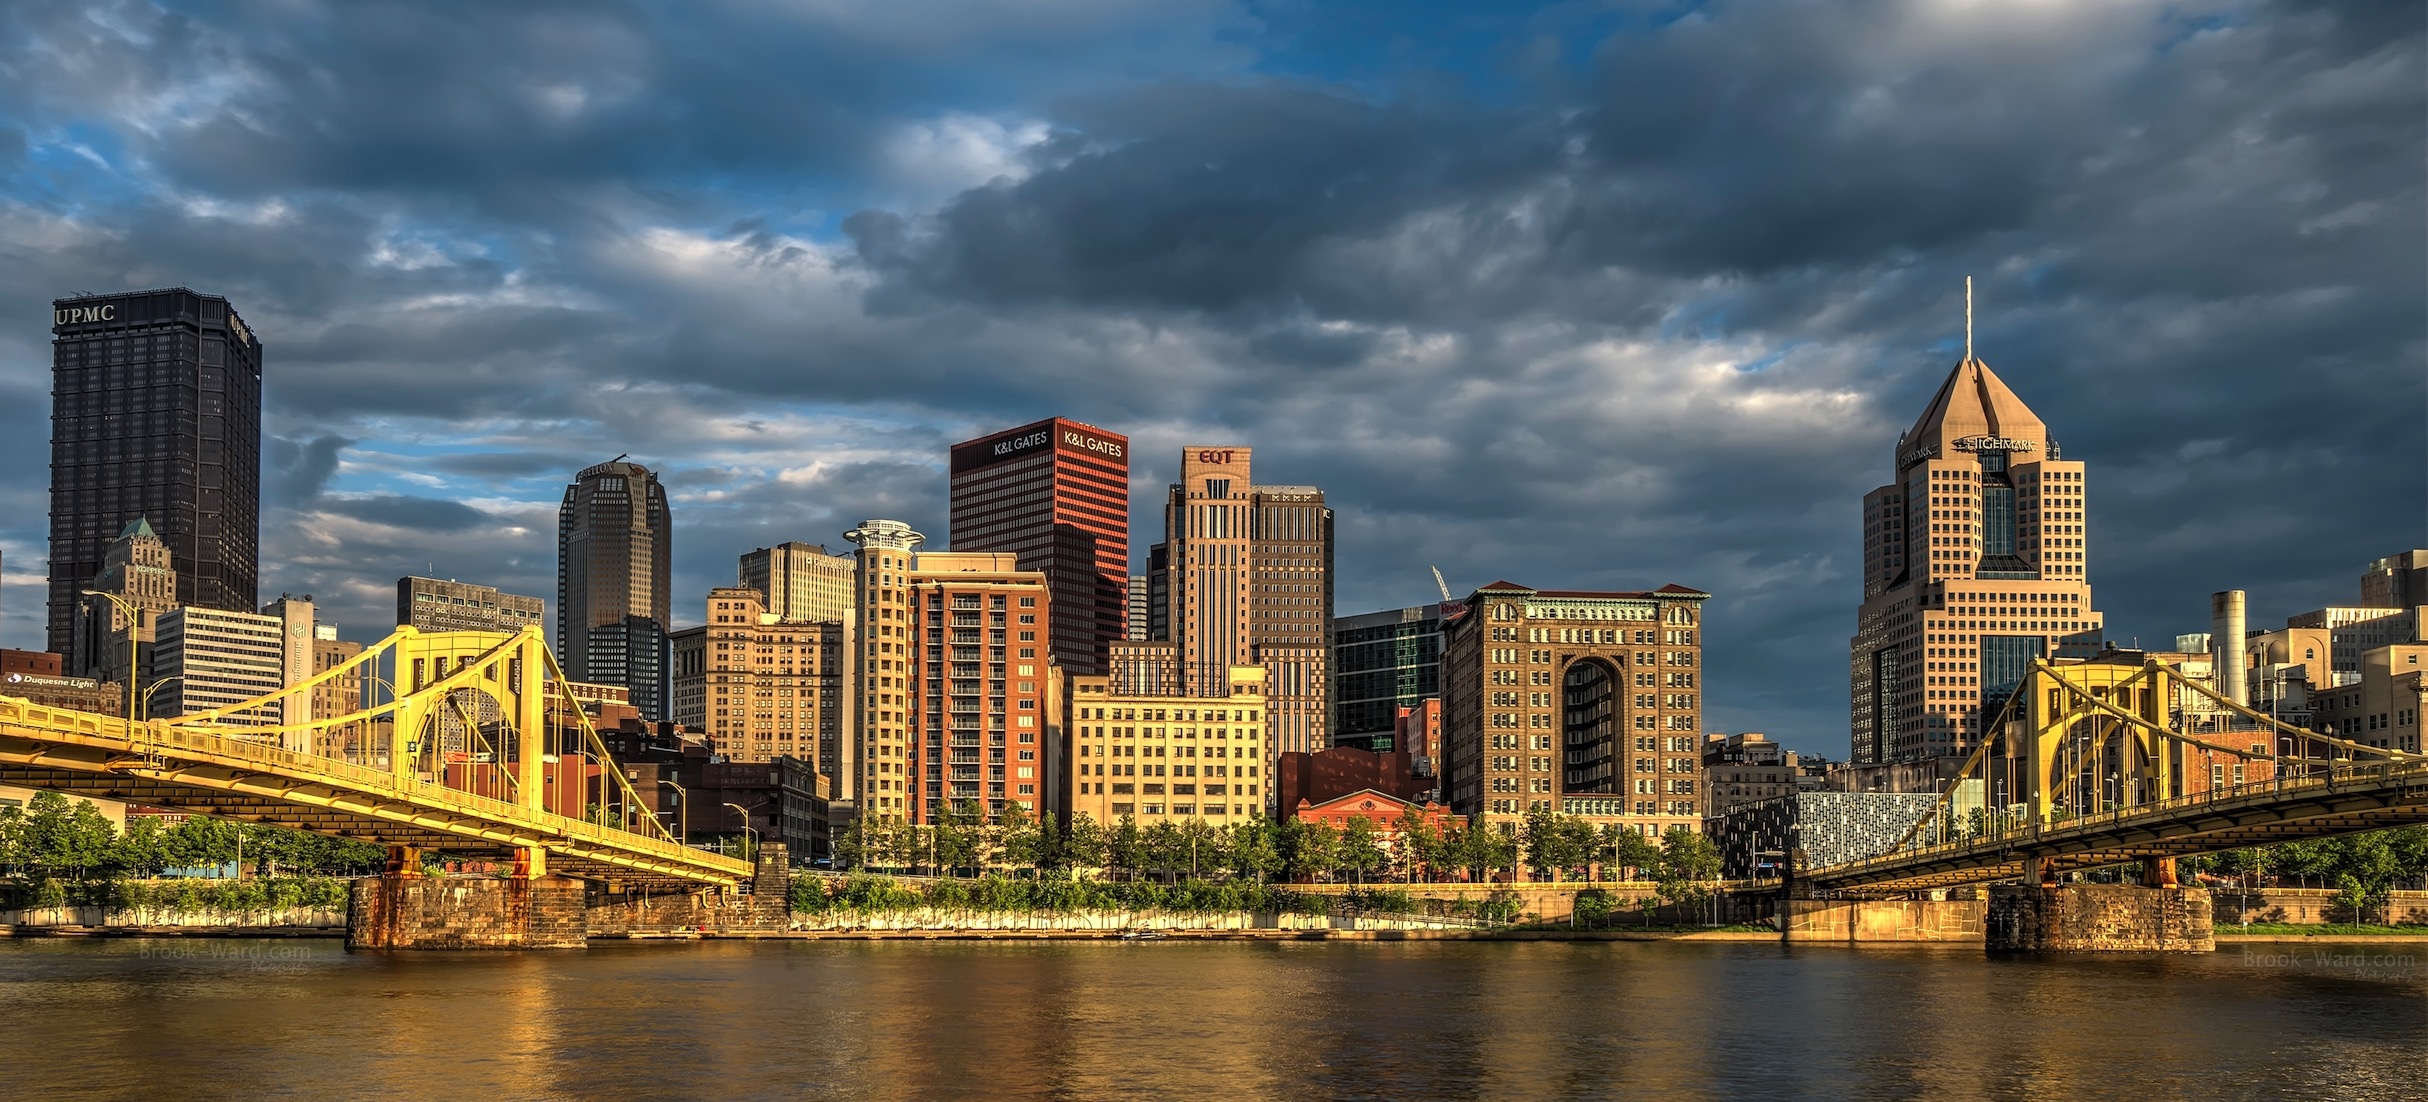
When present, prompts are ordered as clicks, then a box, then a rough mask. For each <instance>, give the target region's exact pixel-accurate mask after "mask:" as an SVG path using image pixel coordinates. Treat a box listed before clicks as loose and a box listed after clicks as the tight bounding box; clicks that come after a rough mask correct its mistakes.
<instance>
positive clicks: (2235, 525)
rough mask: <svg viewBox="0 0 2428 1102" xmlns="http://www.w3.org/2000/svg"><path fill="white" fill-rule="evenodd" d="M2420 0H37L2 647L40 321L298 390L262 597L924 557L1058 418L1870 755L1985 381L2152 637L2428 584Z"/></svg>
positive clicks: (16, 82)
mask: <svg viewBox="0 0 2428 1102" xmlns="http://www.w3.org/2000/svg"><path fill="white" fill-rule="evenodd" d="M2424 24H2428V15H2424V14H2423V8H2422V7H2421V6H2420V5H2419V4H2418V3H2416V2H2407V0H2406V2H2392V3H2368V2H2361V0H2346V2H2342V3H2333V4H2327V3H2320V4H2315V5H2299V4H2270V3H2243V2H2232V0H2219V2H2212V0H2166V2H2163V3H2145V2H2136V0H2081V2H2064V0H1978V2H1975V0H1877V2H1875V0H1848V2H1844V3H1836V4H1819V3H1797V2H1787V0H1765V2H1744V3H1717V4H1670V3H1653V2H1633V0H1612V2H1607V3H1564V4H1550V5H1545V6H1541V7H1536V8H1527V7H1523V6H1520V5H1514V4H1512V5H1493V6H1483V5H1459V4H1445V5H1433V4H1424V3H1413V4H1412V3H1390V4H1385V3H1314V2H1308V0H1279V2H1269V3H1268V2H1226V0H1015V2H1006V3H998V4H978V5H968V4H949V3H942V2H936V0H882V2H880V0H688V2H685V3H679V4H678V3H667V4H651V3H642V2H637V0H628V2H601V0H580V2H567V3H521V4H498V3H490V2H477V3H474V2H468V3H446V2H434V0H411V2H396V3H380V2H374V0H339V2H325V3H324V2H318V0H226V2H216V3H215V2H208V0H202V2H193V3H183V2H169V3H159V4H153V3H88V4H81V5H79V4H69V3H58V2H37V0H11V2H7V3H0V35H4V36H5V37H4V38H0V41H5V42H6V43H7V49H6V50H5V51H4V52H0V302H12V303H15V304H16V307H15V308H14V309H11V310H7V311H5V312H0V472H5V473H4V474H0V553H4V554H5V566H6V571H7V573H6V576H5V583H6V584H5V586H4V587H0V643H5V644H6V645H11V646H39V645H40V640H41V628H40V609H39V607H38V605H39V602H40V601H41V600H42V588H41V585H42V574H43V569H44V566H43V559H44V555H45V549H46V538H47V537H46V524H47V521H46V509H47V501H46V490H47V486H46V480H45V473H44V472H45V467H46V463H47V461H48V453H47V450H46V445H47V439H48V425H47V414H48V410H49V396H48V392H49V372H48V364H49V358H48V357H49V353H48V350H47V348H46V345H47V343H48V341H49V334H48V301H49V300H50V299H51V298H53V297H55V296H58V295H62V294H67V293H71V292H75V291H84V290H90V291H107V290H117V289H128V288H139V287H153V286H162V285H169V284H185V285H188V286H192V287H195V288H198V289H202V290H206V291H211V292H215V293H220V294H225V295H227V296H228V297H230V298H231V299H233V300H235V301H236V303H237V305H238V308H239V309H241V310H242V311H243V312H244V314H245V316H246V318H247V319H248V320H249V321H250V322H251V323H252V325H253V328H254V330H255V331H256V332H257V333H258V334H260V335H261V337H262V339H263V341H264V342H265V345H266V348H267V352H266V359H267V368H266V376H267V383H266V391H267V409H266V411H265V415H264V422H265V431H266V433H267V434H268V437H269V439H267V440H266V441H265V454H266V456H267V464H266V465H267V466H268V468H269V469H268V470H267V471H266V472H265V476H264V482H265V485H264V487H263V491H264V492H263V497H264V503H265V515H264V517H263V537H264V538H263V563H262V587H263V595H264V596H265V597H268V596H274V595H276V594H277V593H279V592H280V591H291V592H297V593H301V592H310V593H313V594H316V595H317V596H318V597H319V598H320V599H321V600H322V601H323V602H324V603H325V604H326V605H327V606H329V608H330V609H331V610H332V611H331V614H332V615H333V617H334V618H335V619H336V620H338V621H339V622H340V623H341V624H342V625H343V626H344V627H345V628H346V629H347V631H348V632H349V634H350V635H352V636H355V637H361V638H366V639H367V638H375V637H377V636H378V635H379V634H381V633H382V632H383V631H384V630H385V627H386V625H387V624H388V623H389V622H390V613H391V612H392V609H393V594H394V584H395V579H396V577H397V576H398V575H399V574H403V573H408V572H412V573H419V572H424V571H431V570H434V571H436V572H437V573H438V574H439V575H441V576H446V577H459V578H464V579H467V580H482V581H488V582H492V583H495V584H498V585H502V586H505V587H507V588H509V589H513V590H518V591H522V592H530V593H538V594H543V595H550V596H553V591H554V567H555V564H554V542H553V540H554V510H555V504H556V499H557V495H558V494H559V492H560V491H561V488H562V485H563V483H564V481H565V479H566V478H567V477H568V476H569V474H570V473H571V472H572V471H574V470H576V469H578V468H579V467H581V466H584V465H586V464H588V463H591V462H596V461H598V460H602V459H606V458H608V457H610V456H613V455H615V454H616V453H618V452H630V453H632V455H633V456H634V457H635V458H636V459H638V460H640V461H643V462H646V463H648V464H650V465H652V466H654V467H657V468H659V469H660V470H662V471H663V472H664V473H665V475H666V478H667V480H668V482H669V484H670V487H671V489H672V491H673V493H674V495H675V518H676V569H677V579H676V601H677V608H678V614H677V615H678V618H680V619H685V620H687V621H696V618H697V616H698V611H697V605H698V602H699V601H700V600H701V598H702V597H703V596H704V594H705V591H706V590H707V588H708V587H709V586H711V585H715V584H720V583H724V582H727V581H729V580H730V579H731V578H732V576H733V566H734V557H735V555H736V554H738V553H739V552H742V551H745V550H748V549H750V548H752V547H754V546H761V545H764V544H767V543H771V542H774V541H777V540H784V539H801V540H809V541H813V542H824V543H827V544H829V545H834V546H841V545H842V541H841V540H840V538H839V536H840V533H841V532H842V531H843V530H844V529H846V528H848V527H850V526H851V525H852V524H853V523H854V522H856V521H858V520H860V519H862V518H864V517H875V516H883V517H895V518H900V519H904V520H907V521H910V522H911V523H912V524H914V525H916V526H919V527H920V528H921V529H922V530H924V531H926V532H928V533H930V534H931V535H933V536H936V537H937V538H938V540H939V542H941V540H942V537H943V535H944V533H945V531H946V528H945V475H944V471H943V460H944V455H945V447H946V446H947V445H948V444H949V443H950V442H952V441H954V440H956V439H961V438H963V437H966V436H969V435H973V434H976V433H978V432H982V431H988V430H992V429H996V428H1002V427H1007V426H1010V425H1013V424H1017V423H1020V422H1022V421H1024V420H1028V419H1032V418H1036V417H1040V416H1045V415H1049V414H1057V413H1058V414H1064V415H1067V416H1071V417H1075V418H1079V419H1081V420H1085V421H1089V422H1093V423H1096V424H1099V425H1103V426H1106V427H1109V428H1112V429H1115V430H1117V431H1121V432H1125V433H1127V434H1129V435H1130V437H1131V439H1132V440H1133V441H1134V442H1135V444H1134V448H1133V451H1134V454H1135V455H1136V457H1137V460H1136V466H1135V469H1134V471H1133V477H1134V479H1135V482H1134V486H1133V492H1134V494H1135V495H1136V496H1137V500H1138V502H1139V503H1140V508H1139V510H1138V511H1137V515H1136V516H1135V517H1134V518H1133V526H1134V531H1136V532H1137V533H1139V538H1138V540H1137V545H1138V548H1139V550H1140V552H1141V554H1142V555H1143V549H1144V547H1145V545H1146V544H1147V543H1148V542H1151V540H1152V539H1153V538H1154V536H1155V534H1156V533H1158V532H1159V531H1160V525H1161V521H1160V519H1159V518H1158V517H1157V516H1155V515H1153V514H1152V513H1151V512H1150V509H1151V506H1152V503H1153V500H1154V495H1155V494H1156V492H1157V491H1158V490H1159V488H1160V487H1161V486H1162V485H1163V484H1164V483H1165V482H1167V481H1168V480H1169V479H1170V478H1171V476H1172V473H1173V470H1174V467H1175V465H1176V457H1177V455H1178V452H1179V448H1180V445H1182V444H1183V443H1194V442H1234V443H1244V444H1252V445H1254V446H1255V447H1256V448H1257V449H1258V452H1257V464H1258V473H1259V475H1260V478H1261V479H1262V480H1265V481H1274V482H1288V483H1314V484H1318V485H1321V486H1323V487H1324V488H1325V489H1326V490H1327V491H1328V492H1329V493H1330V495H1331V501H1332V503H1333V505H1334V507H1335V508H1336V509H1337V510H1338V512H1339V516H1340V525H1339V543H1340V546H1339V561H1340V567H1341V577H1340V584H1339V595H1340V601H1339V610H1340V611H1341V612H1343V613H1350V612H1358V611H1365V610H1370V609H1376V608H1384V607H1392V606H1397V605H1403V604H1412V603H1416V602H1419V601H1423V600H1428V599H1431V597H1432V578H1431V576H1430V575H1429V574H1428V573H1427V571H1426V567H1427V566H1428V565H1436V564H1437V565H1439V566H1440V567H1441V569H1442V571H1443V572H1444V573H1445V574H1447V575H1448V576H1449V578H1450V580H1451V583H1452V585H1453V586H1456V587H1459V588H1461V589H1462V590H1463V589H1465V588H1467V587H1472V586H1475V585H1479V584H1482V583H1484V582H1487V581H1491V580H1493V579H1495V578H1503V577H1505V578H1509V579H1511V580H1514V581H1518V582H1521V583H1525V584H1530V585H1536V586H1541V587H1545V588H1602V587H1606V588H1626V589H1634V588H1649V587H1652V586H1657V585H1660V584H1662V583H1665V582H1678V583H1682V584H1686V585H1691V586H1696V587H1699V588H1702V589H1706V590H1709V591H1710V592H1712V593H1714V594H1716V598H1715V600H1714V602H1713V606H1712V620H1711V628H1710V631H1709V639H1710V641H1711V644H1712V653H1711V656H1710V667H1711V669H1710V674H1709V682H1710V686H1711V690H1710V693H1709V702H1710V708H1709V719H1710V724H1711V726H1713V727H1715V728H1725V729H1729V730H1748V729H1759V730H1767V731H1770V732H1772V733H1773V734H1774V735H1777V736H1779V737H1782V738H1783V739H1784V740H1785V741H1786V742H1788V744H1789V745H1791V746H1796V747H1800V748H1804V749H1807V750H1813V751H1819V752H1823V753H1826V754H1829V755H1831V756H1833V757H1834V756H1841V755H1843V754H1844V753H1845V749H1846V674H1845V654H1846V639H1847V635H1848V633H1849V632H1850V631H1851V629H1852V627H1853V612H1854V607H1855V605H1856V603H1857V601H1858V599H1859V597H1860V575H1861V543H1860V519H1859V513H1860V498H1861V496H1862V494H1863V493H1864V492H1865V491H1866V490H1868V489H1870V488H1871V487H1873V486H1875V485H1877V484H1879V483H1881V482H1884V481H1886V480H1887V479H1888V478H1889V477H1890V474H1891V472H1890V470H1889V465H1890V461H1891V454H1892V450H1893V444H1894V441H1895V439H1896V435H1897V433H1898V432H1899V430H1901V429H1902V428H1903V427H1905V425H1906V424H1907V423H1908V422H1910V421H1911V420H1912V419H1913V417H1914V416H1915V415H1916V414H1917V413H1918V412H1919V409H1920V405H1921V403H1922V402H1923V401H1924V400H1925V399H1926V398H1927V397H1928V394H1929V391H1930V390H1931V389H1932V388H1933V387H1935V386H1936V385H1937V383H1938V381H1939V380H1940V378H1941V377H1942V376H1943V375H1944V374H1945V373H1946V371H1947V370H1948V368H1949V366H1950V365H1951V363H1952V362H1953V361H1954V359H1955V358H1956V356H1957V355H1958V354H1959V352H1960V345H1961V339H1962V338H1961V334H1962V280H1963V277H1964V276H1965V275H1967V274H1972V275H1974V276H1976V277H1978V279H1979V285H1978V288H1979V289H1978V296H1979V302H1980V323H1979V348H1980V352H1981V355H1982V357H1983V358H1984V359H1985V360H1987V361H1988V362H1989V363H1990V364H1991V365H1992V366H1993V367H1994V368H1996V369H1997V370H1998V371H1999V372H2000V373H2001V374H2003V375H2004V376H2005V377H2006V379H2007V380H2008V381H2009V382H2010V383H2011V384H2012V385H2013V386H2014V387H2015V388H2016V389H2017V390H2018V391H2019V392H2020V393H2021V394H2022V395H2023V397H2024V399H2025V400H2026V401H2027V402H2029V403H2031V404H2032V405H2033V406H2034V407H2035V409H2036V410H2037V411H2038V412H2039V413H2040V414H2041V415H2042V416H2043V417H2044V418H2045V419H2046V420H2047V421H2048V422H2049V423H2050V425H2051V428H2052V431H2053V432H2054V433H2055V434H2056V436H2057V437H2058V439H2059V441H2060V442H2061V443H2062V444H2063V446H2064V448H2065V453H2066V455H2067V456H2068V457H2069V458H2080V459H2083V460H2086V461H2087V462H2088V463H2089V464H2090V471H2091V474H2090V479H2091V482H2090V486H2091V491H2090V520H2091V524H2090V530H2091V546H2092V581H2093V583H2094V585H2095V586H2096V591H2097V599H2098V604H2099V605H2100V606H2101V607H2102V608H2103V609H2105V610H2106V611H2107V612H2108V614H2109V620H2110V623H2111V625H2112V631H2113V633H2114V634H2115V635H2116V636H2118V637H2119V638H2129V637H2132V636H2136V635H2138V636H2139V637H2140V638H2141V639H2142V640H2143V641H2145V642H2148V641H2152V640H2160V639H2166V638H2170V637H2171V636H2172V635H2173V634H2174V633H2175V632H2177V631H2184V630H2201V629H2204V628H2205V626H2206V625H2205V620H2206V615H2207V606H2206V603H2205V598H2206V596H2207V594H2208V593H2209V592H2210V591H2211V590H2214V589H2221V588H2227V587H2244V588H2247V589H2249V590H2251V591H2252V601H2253V613H2254V622H2255V623H2267V622H2269V621H2270V620H2271V619H2272V618H2281V617H2282V616H2283V615H2285V614H2288V613H2291V612H2296V611H2299V610H2302V609H2306V608H2313V607H2317V606H2320V605H2324V604H2331V603H2349V602H2350V601H2351V600H2353V598H2354V596H2355V593H2356V581H2355V579H2356V578H2357V576H2358V574H2359V572H2360V570H2361V568H2362V565H2363V564H2364V563H2365V561H2366V560H2368V559H2369V558H2372V557H2375V556H2378V555H2383V554H2388V553H2392V552H2394V551H2397V550H2401V549H2405V548H2410V547H2418V546H2428V530H2424V529H2428V439H2424V430H2423V424H2424V423H2428V393H2424V387H2423V379H2424V377H2428V367H2424V366H2423V365H2424V356H2428V349H2424V341H2423V338H2424V336H2428V333H2424V330H2428V305H2424V304H2428V278H2424V269H2428V227H2424V224H2423V209H2424V208H2423V186H2422V185H2423V176H2424V172H2428V170H2424V168H2423V166H2424V165H2428V140H2424V135H2428V64H2424V62H2423V59H2424V57H2428V51H2424V37H2428V36H2424Z"/></svg>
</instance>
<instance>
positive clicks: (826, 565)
mask: <svg viewBox="0 0 2428 1102" xmlns="http://www.w3.org/2000/svg"><path fill="white" fill-rule="evenodd" d="M858 572H859V563H858V561H857V560H855V559H854V558H853V557H852V556H850V555H837V554H832V553H830V552H828V551H827V550H826V547H825V546H824V545H823V544H812V543H796V542H792V541H789V540H788V541H786V542H783V543H779V544H777V545H775V546H774V547H761V548H758V549H757V550H754V551H751V552H749V553H748V554H745V555H743V556H742V561H741V564H740V568H739V569H738V570H737V571H736V572H735V573H736V575H737V576H738V577H739V579H740V582H741V585H742V586H743V588H746V589H755V590H758V591H759V597H760V599H761V600H763V601H765V602H766V603H767V611H768V613H769V614H770V615H772V616H775V617H776V618H778V619H782V620H797V621H824V622H830V623H839V622H841V621H844V620H848V619H851V610H852V581H853V579H854V578H855V577H856V576H857V574H858Z"/></svg>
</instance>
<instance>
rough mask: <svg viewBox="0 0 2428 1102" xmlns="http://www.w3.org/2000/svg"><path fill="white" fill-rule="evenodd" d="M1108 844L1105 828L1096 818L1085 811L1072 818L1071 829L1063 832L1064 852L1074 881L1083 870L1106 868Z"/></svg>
mask: <svg viewBox="0 0 2428 1102" xmlns="http://www.w3.org/2000/svg"><path fill="white" fill-rule="evenodd" d="M1106 842H1107V839H1106V837H1105V830H1104V826H1103V824H1100V823H1098V822H1097V821H1096V817H1095V816H1093V815H1090V814H1088V813H1087V812H1084V811H1082V812H1080V813H1079V814H1077V815H1073V816H1071V827H1070V829H1069V830H1067V831H1064V832H1063V836H1062V852H1063V856H1064V857H1065V858H1066V859H1067V860H1068V861H1069V862H1070V867H1071V876H1072V878H1073V879H1076V878H1077V877H1078V875H1079V870H1080V869H1082V868H1090V869H1101V868H1103V867H1105V848H1106Z"/></svg>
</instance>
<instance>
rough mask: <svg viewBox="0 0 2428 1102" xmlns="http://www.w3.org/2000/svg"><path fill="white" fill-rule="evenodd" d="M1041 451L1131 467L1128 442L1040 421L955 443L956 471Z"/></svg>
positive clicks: (968, 469) (991, 464) (1068, 426)
mask: <svg viewBox="0 0 2428 1102" xmlns="http://www.w3.org/2000/svg"><path fill="white" fill-rule="evenodd" d="M1040 451H1064V452H1074V453H1078V454H1082V455H1087V456H1090V457H1093V458H1097V459H1104V460H1110V461H1112V462H1113V463H1115V464H1117V465H1119V466H1121V467H1123V468H1125V469H1126V468H1127V467H1128V466H1129V452H1130V449H1129V443H1128V441H1125V440H1123V439H1121V438H1120V437H1116V436H1104V435H1101V434H1099V433H1095V432H1090V431H1088V430H1087V429H1083V428H1077V427H1074V426H1072V425H1071V424H1069V423H1067V422H1061V421H1040V422H1038V423H1037V424H1034V425H1022V426H1021V427H1019V428H1016V429H1013V430H1011V431H1010V432H1005V433H1000V434H997V435H994V436H989V437H986V438H985V439H982V440H973V441H970V442H969V443H967V444H956V445H954V446H953V473H955V474H959V473H961V472H962V471H974V470H977V469H978V468H980V467H991V466H994V465H995V464H997V463H1006V462H1010V461H1011V460H1014V459H1019V458H1021V457H1022V456H1026V455H1030V454H1032V453H1035V452H1040Z"/></svg>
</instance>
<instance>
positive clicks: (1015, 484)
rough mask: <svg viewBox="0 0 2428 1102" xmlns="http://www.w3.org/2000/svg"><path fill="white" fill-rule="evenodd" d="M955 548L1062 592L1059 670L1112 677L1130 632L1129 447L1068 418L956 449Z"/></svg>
mask: <svg viewBox="0 0 2428 1102" xmlns="http://www.w3.org/2000/svg"><path fill="white" fill-rule="evenodd" d="M952 455H953V484H952V495H953V496H952V510H953V513H952V548H953V550H955V551H1000V552H1010V553H1012V554H1015V555H1018V556H1020V568H1021V569H1022V570H1038V571H1043V572H1044V573H1045V576H1046V579H1047V584H1048V585H1050V586H1051V587H1052V588H1053V591H1054V600H1053V621H1054V622H1053V625H1052V630H1051V633H1050V635H1051V641H1050V646H1051V648H1052V650H1053V660H1054V661H1055V662H1057V663H1059V664H1060V665H1061V666H1062V667H1063V668H1064V669H1066V670H1072V671H1076V672H1079V673H1102V672H1104V661H1105V649H1106V646H1107V645H1108V644H1110V643H1112V642H1113V641H1115V640H1117V639H1121V638H1123V637H1124V636H1126V635H1127V634H1128V632H1129V578H1130V441H1129V438H1128V437H1125V436H1122V435H1120V434H1118V433H1111V432H1106V431H1105V430H1103V429H1100V428H1096V427H1095V426H1093V425H1085V424H1081V423H1079V422H1077V421H1073V420H1070V419H1068V418H1063V417H1049V418H1046V419H1045V420H1043V421H1039V422H1036V423H1035V424H1029V425H1022V426H1020V427H1019V428H1016V429H1007V430H1005V431H1003V432H998V433H995V434H993V435H991V436H982V437H979V438H978V439H975V440H966V441H963V442H961V443H959V444H955V445H953V453H952Z"/></svg>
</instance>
